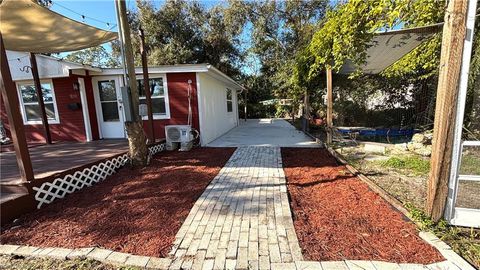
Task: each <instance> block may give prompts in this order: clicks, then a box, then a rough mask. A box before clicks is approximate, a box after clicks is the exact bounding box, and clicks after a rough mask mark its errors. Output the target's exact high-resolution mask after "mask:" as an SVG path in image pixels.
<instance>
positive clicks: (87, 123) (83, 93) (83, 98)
mask: <svg viewBox="0 0 480 270" xmlns="http://www.w3.org/2000/svg"><path fill="white" fill-rule="evenodd" d="M78 83H79V85H80V101H81V102H82V114H83V125H84V126H85V138H86V141H87V142H90V141H92V127H91V126H90V115H89V114H88V112H89V111H88V101H87V92H86V90H85V79H83V78H78Z"/></svg>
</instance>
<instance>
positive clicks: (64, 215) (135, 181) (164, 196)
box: [0, 148, 235, 257]
mask: <svg viewBox="0 0 480 270" xmlns="http://www.w3.org/2000/svg"><path fill="white" fill-rule="evenodd" d="M234 151H235V148H196V149H193V150H192V151H190V152H164V153H160V154H158V155H157V156H156V157H155V158H154V159H153V160H152V162H151V164H150V166H148V167H146V168H143V169H135V170H132V169H130V168H123V169H121V170H120V171H119V172H118V173H116V174H114V175H112V176H111V177H109V178H108V179H106V180H105V181H103V182H101V183H99V184H96V185H94V186H93V187H89V188H85V189H83V190H81V191H79V192H77V193H74V194H71V195H69V196H68V197H67V198H66V199H64V200H58V201H57V202H55V203H53V204H51V205H49V206H47V207H45V208H42V209H40V210H38V211H36V212H33V213H30V214H28V215H26V216H24V217H22V218H21V220H20V224H15V226H18V225H20V227H11V226H12V224H11V225H9V226H7V230H6V231H4V232H3V233H2V235H1V236H0V241H1V243H12V244H23V245H32V246H39V247H65V248H79V247H104V248H108V249H112V250H116V251H120V252H127V253H133V254H138V255H145V256H156V257H164V256H166V255H167V254H168V252H169V251H170V249H171V246H172V243H173V241H174V239H175V234H176V233H177V231H178V230H179V229H180V226H181V225H182V223H183V221H184V220H185V218H186V217H187V215H188V213H189V211H190V209H191V208H192V207H193V204H194V203H195V201H196V200H197V199H198V197H200V195H201V194H202V192H203V191H204V190H205V188H206V187H207V185H208V184H209V183H210V181H211V180H213V178H214V177H215V176H216V175H217V174H218V172H219V171H220V169H221V168H222V167H223V166H224V165H225V163H226V162H227V160H228V159H229V158H230V156H231V155H232V154H233V152H234ZM8 227H11V228H9V229H8Z"/></svg>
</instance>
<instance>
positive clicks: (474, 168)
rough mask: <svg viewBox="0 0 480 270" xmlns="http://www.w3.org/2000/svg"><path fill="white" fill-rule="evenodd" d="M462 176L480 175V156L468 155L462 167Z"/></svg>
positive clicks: (464, 158)
mask: <svg viewBox="0 0 480 270" xmlns="http://www.w3.org/2000/svg"><path fill="white" fill-rule="evenodd" d="M460 172H461V173H462V174H471V175H480V155H478V154H477V155H475V154H466V155H464V156H463V158H462V163H461V167H460Z"/></svg>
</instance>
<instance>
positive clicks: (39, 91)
mask: <svg viewBox="0 0 480 270" xmlns="http://www.w3.org/2000/svg"><path fill="white" fill-rule="evenodd" d="M30 65H31V68H32V76H33V83H34V85H35V92H36V93H37V99H38V107H40V117H41V118H42V125H43V132H44V134H45V143H46V144H52V136H51V134H50V126H49V125H48V117H47V111H46V110H45V103H44V101H43V91H42V83H41V82H40V75H39V74H38V66H37V58H36V57H35V54H34V53H30Z"/></svg>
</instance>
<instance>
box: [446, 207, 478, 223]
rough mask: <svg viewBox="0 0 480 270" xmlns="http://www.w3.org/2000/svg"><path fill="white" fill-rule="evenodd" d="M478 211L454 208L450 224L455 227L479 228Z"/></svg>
mask: <svg viewBox="0 0 480 270" xmlns="http://www.w3.org/2000/svg"><path fill="white" fill-rule="evenodd" d="M479 216H480V209H472V208H463V207H455V211H454V216H453V218H452V219H451V220H450V224H452V225H456V226H466V227H474V228H480V219H479V218H478V217H479Z"/></svg>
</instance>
